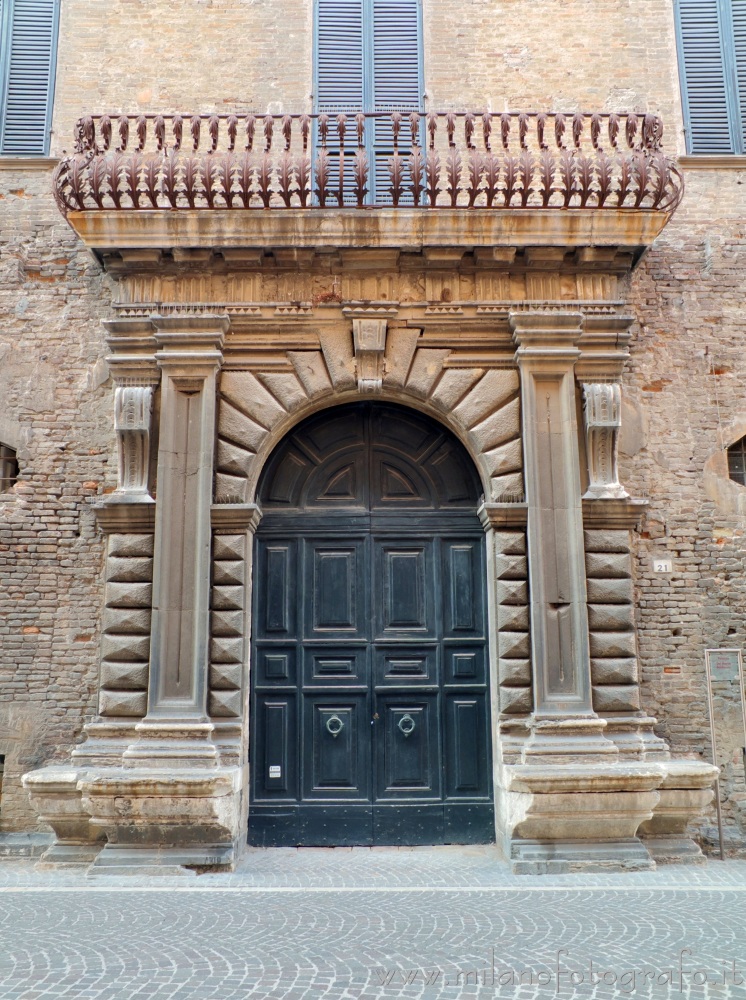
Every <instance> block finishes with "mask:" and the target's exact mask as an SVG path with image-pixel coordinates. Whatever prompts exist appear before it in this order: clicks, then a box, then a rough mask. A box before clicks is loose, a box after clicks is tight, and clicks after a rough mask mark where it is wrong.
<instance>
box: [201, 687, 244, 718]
mask: <svg viewBox="0 0 746 1000" xmlns="http://www.w3.org/2000/svg"><path fill="white" fill-rule="evenodd" d="M209 712H210V715H211V716H212V717H213V718H217V719H235V718H238V717H239V716H240V715H241V692H240V691H211V692H210V698H209Z"/></svg>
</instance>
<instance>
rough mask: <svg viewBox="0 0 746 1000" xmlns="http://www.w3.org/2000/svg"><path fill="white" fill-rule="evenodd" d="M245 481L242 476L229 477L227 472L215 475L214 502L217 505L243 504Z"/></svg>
mask: <svg viewBox="0 0 746 1000" xmlns="http://www.w3.org/2000/svg"><path fill="white" fill-rule="evenodd" d="M246 497H247V480H246V479H245V478H244V477H243V476H231V475H230V474H229V473H227V472H218V473H217V474H216V475H215V500H216V501H217V502H218V503H245V502H246Z"/></svg>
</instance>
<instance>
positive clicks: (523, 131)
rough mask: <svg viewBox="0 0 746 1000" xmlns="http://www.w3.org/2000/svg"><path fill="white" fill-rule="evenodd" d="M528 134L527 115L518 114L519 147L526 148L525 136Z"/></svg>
mask: <svg viewBox="0 0 746 1000" xmlns="http://www.w3.org/2000/svg"><path fill="white" fill-rule="evenodd" d="M527 135H528V115H527V114H523V113H522V114H520V115H518V141H519V143H520V147H521V149H528V146H527V145H526V136H527Z"/></svg>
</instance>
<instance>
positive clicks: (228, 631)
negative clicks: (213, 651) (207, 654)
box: [210, 611, 244, 636]
mask: <svg viewBox="0 0 746 1000" xmlns="http://www.w3.org/2000/svg"><path fill="white" fill-rule="evenodd" d="M210 622H211V632H212V634H213V635H214V636H216V635H219V636H242V635H243V631H244V613H243V611H213V613H212V615H211V616H210Z"/></svg>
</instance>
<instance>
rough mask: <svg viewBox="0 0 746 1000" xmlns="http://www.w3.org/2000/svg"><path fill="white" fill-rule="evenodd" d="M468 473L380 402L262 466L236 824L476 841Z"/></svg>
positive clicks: (261, 833) (268, 836) (480, 773)
mask: <svg viewBox="0 0 746 1000" xmlns="http://www.w3.org/2000/svg"><path fill="white" fill-rule="evenodd" d="M480 493H481V487H480V485H479V482H478V480H477V478H476V475H475V474H474V471H473V467H472V465H471V463H470V460H469V458H468V456H466V454H465V452H464V450H463V447H462V446H461V445H460V444H459V442H457V441H456V440H455V438H453V437H452V436H451V435H450V434H449V433H448V432H447V431H445V430H444V429H443V428H442V427H438V426H437V425H434V424H433V423H431V422H430V421H429V420H427V419H425V418H424V417H422V416H421V415H420V414H416V413H413V412H411V411H405V410H402V409H400V408H397V407H393V406H388V405H384V404H360V405H354V406H347V407H342V408H340V409H339V410H337V411H329V412H326V413H323V414H320V415H317V416H315V417H312V418H310V420H309V421H307V422H306V423H305V424H302V425H300V427H299V428H297V429H296V431H294V432H293V433H292V434H291V435H290V437H289V438H288V439H286V441H285V442H284V443H283V444H281V445H280V446H279V448H278V450H277V451H276V453H275V454H273V456H271V458H270V460H269V462H268V463H267V466H266V469H265V473H264V474H263V477H262V482H261V483H260V490H259V499H260V501H261V503H262V505H263V507H264V509H265V517H264V519H263V521H262V523H261V524H260V526H259V528H258V530H257V537H256V542H255V544H256V557H255V567H256V577H255V581H254V617H253V621H254V636H253V639H252V661H251V683H252V690H251V768H252V774H251V787H250V811H249V839H250V842H251V843H255V844H262V845H266V846H270V845H277V846H282V845H289V846H290V845H295V844H307V845H318V846H332V845H335V844H338V845H352V844H360V845H369V844H438V843H485V842H489V841H491V840H493V839H494V833H493V825H494V818H493V817H494V813H493V804H492V800H491V774H492V763H491V756H490V754H491V750H490V734H489V727H488V705H489V696H488V683H487V682H488V678H487V659H486V636H485V609H484V601H485V586H484V534H483V531H482V529H481V526H480V525H479V522H478V519H477V517H476V506H477V501H478V497H479V495H480Z"/></svg>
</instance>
